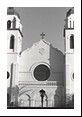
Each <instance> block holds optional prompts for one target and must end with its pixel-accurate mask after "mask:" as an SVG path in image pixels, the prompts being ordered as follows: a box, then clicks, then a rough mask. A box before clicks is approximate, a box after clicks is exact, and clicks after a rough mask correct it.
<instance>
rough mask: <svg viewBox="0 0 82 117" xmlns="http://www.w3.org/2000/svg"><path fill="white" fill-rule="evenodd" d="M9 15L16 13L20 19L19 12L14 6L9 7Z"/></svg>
mask: <svg viewBox="0 0 82 117" xmlns="http://www.w3.org/2000/svg"><path fill="white" fill-rule="evenodd" d="M7 15H16V16H17V17H18V18H19V19H20V15H19V13H18V12H17V11H16V10H15V9H14V7H8V8H7Z"/></svg>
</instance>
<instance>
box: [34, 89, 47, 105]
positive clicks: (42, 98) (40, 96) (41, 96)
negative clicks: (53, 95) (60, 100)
mask: <svg viewBox="0 0 82 117" xmlns="http://www.w3.org/2000/svg"><path fill="white" fill-rule="evenodd" d="M33 106H34V107H47V106H48V99H47V95H46V92H45V91H44V90H43V89H42V90H40V91H38V92H37V93H36V94H35V95H34V103H33Z"/></svg>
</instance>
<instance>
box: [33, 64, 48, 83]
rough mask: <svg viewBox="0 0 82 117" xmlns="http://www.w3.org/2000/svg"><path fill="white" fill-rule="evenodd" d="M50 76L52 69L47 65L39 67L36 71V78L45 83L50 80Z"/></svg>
mask: <svg viewBox="0 0 82 117" xmlns="http://www.w3.org/2000/svg"><path fill="white" fill-rule="evenodd" d="M49 76H50V69H49V68H48V67H47V66H46V65H43V64H41V65H38V66H37V67H36V68H35V69H34V77H35V78H36V80H38V81H45V80H47V79H48V78H49Z"/></svg>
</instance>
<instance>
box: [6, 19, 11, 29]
mask: <svg viewBox="0 0 82 117" xmlns="http://www.w3.org/2000/svg"><path fill="white" fill-rule="evenodd" d="M9 28H11V21H10V20H8V21H7V29H9Z"/></svg>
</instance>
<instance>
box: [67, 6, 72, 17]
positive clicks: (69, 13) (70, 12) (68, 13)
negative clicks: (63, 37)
mask: <svg viewBox="0 0 82 117" xmlns="http://www.w3.org/2000/svg"><path fill="white" fill-rule="evenodd" d="M71 14H74V7H72V8H71V9H69V10H68V12H67V13H66V17H69V16H70V15H71Z"/></svg>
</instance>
